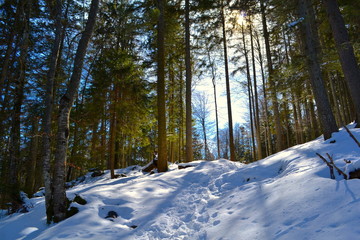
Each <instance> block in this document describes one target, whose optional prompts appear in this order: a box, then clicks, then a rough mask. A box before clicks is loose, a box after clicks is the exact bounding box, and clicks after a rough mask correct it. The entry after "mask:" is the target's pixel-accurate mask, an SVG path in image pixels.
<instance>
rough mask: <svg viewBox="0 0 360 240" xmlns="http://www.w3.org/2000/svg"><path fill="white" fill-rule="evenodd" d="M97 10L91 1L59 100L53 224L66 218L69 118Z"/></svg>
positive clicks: (93, 1)
mask: <svg viewBox="0 0 360 240" xmlns="http://www.w3.org/2000/svg"><path fill="white" fill-rule="evenodd" d="M98 8H99V0H92V1H91V7H90V12H89V17H88V20H87V23H86V26H85V30H84V32H83V33H82V36H81V39H80V41H79V45H78V48H77V51H76V55H75V60H74V67H73V72H72V75H71V78H70V82H69V85H68V87H67V90H66V93H65V94H64V95H63V96H62V97H61V99H60V106H59V117H58V133H57V140H56V143H57V144H56V152H55V164H54V169H55V171H54V180H53V194H52V199H53V211H54V217H53V220H54V222H59V221H62V220H64V219H65V216H66V210H67V209H66V204H67V203H66V202H67V199H66V192H65V162H66V151H67V147H68V140H69V117H70V111H71V108H72V105H73V103H74V100H75V96H76V94H77V91H78V88H79V85H80V79H81V72H82V68H83V65H84V58H85V54H86V49H87V46H88V44H89V41H90V37H91V34H92V32H93V29H94V25H95V19H96V14H97V10H98Z"/></svg>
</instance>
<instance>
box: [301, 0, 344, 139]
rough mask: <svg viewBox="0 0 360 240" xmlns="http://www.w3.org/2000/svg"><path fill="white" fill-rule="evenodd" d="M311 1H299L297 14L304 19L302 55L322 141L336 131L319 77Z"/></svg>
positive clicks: (322, 81) (316, 41)
mask: <svg viewBox="0 0 360 240" xmlns="http://www.w3.org/2000/svg"><path fill="white" fill-rule="evenodd" d="M313 11H314V10H313V8H312V5H311V0H299V14H300V17H302V18H304V21H303V22H302V24H301V31H302V37H303V42H304V44H303V45H304V47H305V49H304V53H305V55H306V62H307V67H308V71H309V75H310V81H311V86H312V89H313V93H314V96H315V101H316V105H317V111H318V113H319V119H320V122H321V128H322V133H323V134H324V139H325V140H326V139H329V138H331V134H332V133H333V132H337V131H338V127H337V126H336V121H335V118H334V115H333V113H332V111H331V106H330V103H329V99H328V96H327V93H326V89H325V85H324V80H323V78H322V75H321V69H320V64H319V56H318V55H319V47H320V43H319V39H318V35H317V32H316V29H315V16H314V12H313Z"/></svg>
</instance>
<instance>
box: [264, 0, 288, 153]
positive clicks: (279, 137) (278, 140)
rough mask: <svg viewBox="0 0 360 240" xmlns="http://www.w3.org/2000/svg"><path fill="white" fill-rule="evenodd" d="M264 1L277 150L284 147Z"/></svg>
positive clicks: (266, 42)
mask: <svg viewBox="0 0 360 240" xmlns="http://www.w3.org/2000/svg"><path fill="white" fill-rule="evenodd" d="M264 1H265V0H261V1H260V7H261V18H262V26H263V35H264V41H265V50H266V59H267V65H268V74H269V77H268V82H269V86H270V98H271V101H272V105H273V111H274V124H275V132H276V151H277V152H279V151H281V150H283V149H284V148H285V143H284V141H283V129H282V126H281V119H280V112H279V103H278V99H277V91H276V88H275V82H274V79H273V75H274V68H273V64H272V59H271V51H270V39H269V32H268V29H267V20H266V13H265V5H264Z"/></svg>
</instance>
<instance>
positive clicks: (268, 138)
mask: <svg viewBox="0 0 360 240" xmlns="http://www.w3.org/2000/svg"><path fill="white" fill-rule="evenodd" d="M255 40H256V45H257V50H258V54H259V63H260V69H261V79H262V90H263V96H264V115H265V139H266V140H265V146H266V149H267V150H266V155H267V156H269V155H271V154H272V144H271V136H270V135H271V133H270V126H269V121H270V120H269V109H268V98H267V93H266V82H265V72H264V64H263V58H262V54H261V47H260V40H259V36H258V35H257V34H256V32H255Z"/></svg>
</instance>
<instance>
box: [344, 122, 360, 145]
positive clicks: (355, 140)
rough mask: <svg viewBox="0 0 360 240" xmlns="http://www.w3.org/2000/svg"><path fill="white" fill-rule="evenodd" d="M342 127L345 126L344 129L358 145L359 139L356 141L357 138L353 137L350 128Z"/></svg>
mask: <svg viewBox="0 0 360 240" xmlns="http://www.w3.org/2000/svg"><path fill="white" fill-rule="evenodd" d="M344 128H345V129H346V131H347V132H348V133H349V135H350V137H351V138H352V139H354V141H355V142H356V144H357V145H358V146H359V147H360V143H359V141H358V140H357V139H356V138H355V136H354V135H353V134H352V133H351V132H350V130H349V129H348V128H347V127H346V126H344Z"/></svg>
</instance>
